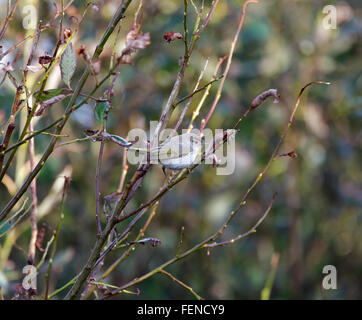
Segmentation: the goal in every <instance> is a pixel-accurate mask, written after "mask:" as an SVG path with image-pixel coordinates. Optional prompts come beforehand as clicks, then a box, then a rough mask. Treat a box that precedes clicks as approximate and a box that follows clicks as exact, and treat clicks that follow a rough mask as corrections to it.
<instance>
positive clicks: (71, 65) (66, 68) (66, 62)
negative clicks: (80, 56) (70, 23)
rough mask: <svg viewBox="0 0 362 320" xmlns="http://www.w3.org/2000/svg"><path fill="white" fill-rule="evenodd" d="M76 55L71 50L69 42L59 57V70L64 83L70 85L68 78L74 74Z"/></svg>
mask: <svg viewBox="0 0 362 320" xmlns="http://www.w3.org/2000/svg"><path fill="white" fill-rule="evenodd" d="M76 64H77V61H76V57H75V53H74V51H73V47H72V44H71V43H70V44H69V45H68V46H67V48H66V49H65V51H64V52H63V54H62V57H61V59H60V71H61V74H62V79H63V81H64V83H65V84H66V85H67V86H68V87H70V80H71V79H72V76H73V74H74V71H75V68H76Z"/></svg>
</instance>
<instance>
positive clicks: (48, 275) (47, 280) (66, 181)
mask: <svg viewBox="0 0 362 320" xmlns="http://www.w3.org/2000/svg"><path fill="white" fill-rule="evenodd" d="M69 184H70V178H69V177H64V186H63V193H62V200H61V204H60V208H61V209H60V216H59V221H58V224H57V227H56V229H55V230H54V234H53V237H54V242H53V247H52V251H51V253H50V259H49V265H48V271H47V273H46V275H45V294H44V299H45V300H48V299H49V296H48V292H49V284H50V279H51V274H52V268H53V262H54V256H55V252H56V250H57V241H58V236H59V232H60V228H61V226H62V223H63V220H64V203H65V198H66V195H67V190H68V188H69Z"/></svg>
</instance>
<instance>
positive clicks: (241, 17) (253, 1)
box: [200, 0, 258, 133]
mask: <svg viewBox="0 0 362 320" xmlns="http://www.w3.org/2000/svg"><path fill="white" fill-rule="evenodd" d="M249 3H258V0H246V1H245V2H244V4H243V8H242V11H241V16H240V20H239V25H238V28H237V30H236V33H235V36H234V40H233V41H232V43H231V46H230V50H229V54H228V60H227V63H226V68H225V71H224V77H223V78H222V79H221V81H220V84H219V88H218V90H217V92H216V96H215V98H214V101H213V103H212V105H211V108H210V110H209V112H208V114H207V116H206V118H205V119H204V120H203V121H202V122H201V127H200V132H201V133H202V131H203V130H204V128H205V126H206V124H207V123H208V121H209V120H210V118H211V115H212V114H213V112H214V110H215V108H216V105H217V104H218V102H219V100H220V98H221V92H222V89H223V87H224V83H225V80H226V77H227V75H228V73H229V69H230V66H231V61H232V58H233V54H234V50H235V46H236V42H237V41H238V38H239V34H240V31H241V29H242V27H243V24H244V18H245V13H246V7H247V5H248V4H249Z"/></svg>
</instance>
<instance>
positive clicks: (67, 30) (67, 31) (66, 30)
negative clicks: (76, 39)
mask: <svg viewBox="0 0 362 320" xmlns="http://www.w3.org/2000/svg"><path fill="white" fill-rule="evenodd" d="M71 35H72V30H71V29H70V28H68V27H66V28H64V30H63V38H64V40H66V39H68V38H69V37H70V36H71Z"/></svg>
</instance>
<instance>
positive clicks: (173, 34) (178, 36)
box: [163, 31, 184, 43]
mask: <svg viewBox="0 0 362 320" xmlns="http://www.w3.org/2000/svg"><path fill="white" fill-rule="evenodd" d="M163 38H164V39H165V40H166V41H167V42H168V43H170V42H171V41H173V40H176V39H183V38H184V36H183V35H182V34H181V33H179V32H172V31H171V32H165V34H164V35H163Z"/></svg>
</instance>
